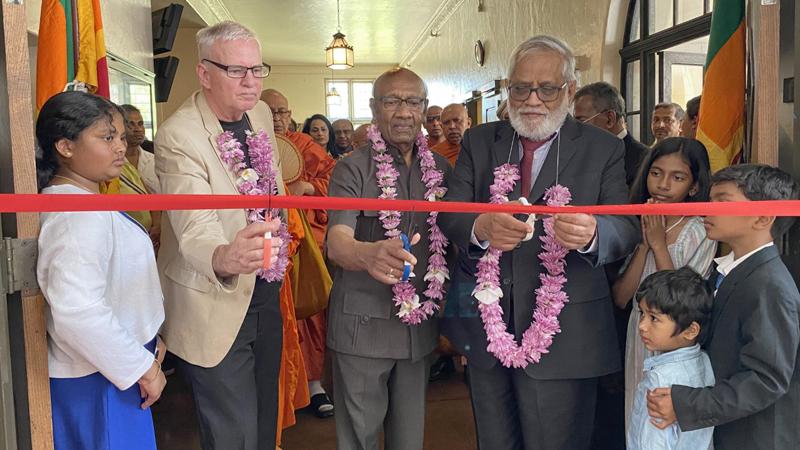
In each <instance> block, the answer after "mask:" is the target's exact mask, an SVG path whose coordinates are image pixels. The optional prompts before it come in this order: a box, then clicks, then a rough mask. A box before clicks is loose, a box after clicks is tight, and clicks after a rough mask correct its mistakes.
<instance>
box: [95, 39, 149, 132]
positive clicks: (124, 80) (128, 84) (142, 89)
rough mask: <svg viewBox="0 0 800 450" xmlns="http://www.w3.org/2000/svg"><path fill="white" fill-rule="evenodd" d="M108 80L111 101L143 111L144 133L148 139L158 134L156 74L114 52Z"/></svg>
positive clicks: (109, 60)
mask: <svg viewBox="0 0 800 450" xmlns="http://www.w3.org/2000/svg"><path fill="white" fill-rule="evenodd" d="M107 56H108V82H109V90H110V92H111V101H112V102H114V103H116V104H118V105H123V104H126V103H127V104H130V105H133V106H135V107H137V108H139V111H141V112H142V119H143V120H144V133H145V136H147V139H148V140H151V141H152V140H153V136H154V135H155V134H156V128H157V127H156V121H155V117H156V115H155V111H156V95H155V78H156V75H155V74H154V73H153V72H150V71H149V70H147V69H144V68H142V67H139V66H136V65H134V64H132V63H130V62H128V61H126V60H124V59H122V58H120V57H119V56H117V55H114V54H113V53H110V52H109V53H108V55H107Z"/></svg>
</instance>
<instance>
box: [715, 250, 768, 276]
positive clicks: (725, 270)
mask: <svg viewBox="0 0 800 450" xmlns="http://www.w3.org/2000/svg"><path fill="white" fill-rule="evenodd" d="M770 245H773V243H772V242H768V243H766V244H764V245H762V246H761V247H758V248H757V249H755V250H753V251H752V252H750V253H747V254H745V255H742V257H741V258H739V259H733V252H730V253H728V254H727V255H725V256H721V257H719V258H714V262H715V263H716V264H717V272H719V273H721V274H722V276H723V277H727V276H728V274H729V273H731V271H732V270H733V269H735V268H736V267H737V266H738V265H739V264H741V263H743V262H744V261H745V260H746V259H747V258H749V257H751V256H753V255H754V254H756V253H757V252H759V251H761V250H763V249H765V248H767V247H769V246H770Z"/></svg>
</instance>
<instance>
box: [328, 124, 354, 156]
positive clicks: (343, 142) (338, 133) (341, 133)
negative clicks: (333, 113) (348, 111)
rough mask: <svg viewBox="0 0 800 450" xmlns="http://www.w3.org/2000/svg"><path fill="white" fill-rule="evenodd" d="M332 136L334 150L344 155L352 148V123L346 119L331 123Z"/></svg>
mask: <svg viewBox="0 0 800 450" xmlns="http://www.w3.org/2000/svg"><path fill="white" fill-rule="evenodd" d="M332 125H333V135H334V136H335V137H336V149H337V150H339V152H340V153H346V152H349V151H351V150H353V148H352V147H351V145H352V143H353V123H352V122H350V121H349V120H347V119H339V120H337V121H334V122H333V124H332Z"/></svg>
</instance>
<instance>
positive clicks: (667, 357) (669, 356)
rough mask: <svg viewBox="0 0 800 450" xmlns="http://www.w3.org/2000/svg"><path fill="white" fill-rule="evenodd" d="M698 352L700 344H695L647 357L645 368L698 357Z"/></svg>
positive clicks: (649, 368)
mask: <svg viewBox="0 0 800 450" xmlns="http://www.w3.org/2000/svg"><path fill="white" fill-rule="evenodd" d="M698 354H700V344H694V345H692V346H691V347H682V348H679V349H677V350H673V351H671V352H664V353H661V354H658V355H655V356H651V357H649V358H647V359H645V360H644V370H653V368H655V367H658V366H663V365H664V364H671V363H676V362H681V361H686V360H688V359H692V358H696V357H697V355H698Z"/></svg>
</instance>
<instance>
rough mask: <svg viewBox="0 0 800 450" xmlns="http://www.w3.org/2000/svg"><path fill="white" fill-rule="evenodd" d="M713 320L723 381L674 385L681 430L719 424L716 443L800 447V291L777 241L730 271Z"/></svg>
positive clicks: (714, 356) (711, 348)
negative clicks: (696, 386)
mask: <svg viewBox="0 0 800 450" xmlns="http://www.w3.org/2000/svg"><path fill="white" fill-rule="evenodd" d="M713 278H714V277H712V279H713ZM711 320H712V322H711V325H710V329H709V335H708V336H707V338H706V342H707V344H706V345H705V348H706V351H707V352H708V356H709V357H710V358H711V366H712V367H713V368H714V377H715V378H716V380H717V382H716V384H715V385H714V386H713V387H709V388H699V389H694V388H689V387H686V386H672V403H673V405H674V407H675V412H676V414H677V416H678V424H679V425H680V427H681V429H682V430H685V431H688V430H695V429H698V428H703V427H709V426H716V427H717V428H716V429H715V430H714V447H715V448H716V450H725V449H745V448H747V449H751V448H752V449H798V448H800V370H798V368H797V362H798V360H800V294H799V293H798V291H797V286H796V285H795V283H794V280H793V279H792V275H791V274H790V273H789V270H788V269H787V268H786V266H785V265H784V264H783V262H782V261H781V259H780V256H779V255H778V249H777V248H776V247H775V246H774V245H773V246H771V247H767V248H765V249H763V250H761V251H759V252H758V253H756V254H754V255H752V256H750V257H749V258H747V259H746V260H745V261H744V262H742V264H741V265H739V266H737V267H736V268H734V269H733V270H732V271H731V273H729V274H728V276H727V277H725V280H724V281H723V282H722V284H721V285H720V287H719V290H717V295H716V296H715V297H714V307H713V310H712V313H711Z"/></svg>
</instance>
